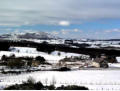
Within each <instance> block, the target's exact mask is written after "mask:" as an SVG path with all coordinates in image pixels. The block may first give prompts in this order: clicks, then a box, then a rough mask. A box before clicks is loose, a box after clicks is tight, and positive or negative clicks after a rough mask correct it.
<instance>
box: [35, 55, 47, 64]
mask: <svg viewBox="0 0 120 91" xmlns="http://www.w3.org/2000/svg"><path fill="white" fill-rule="evenodd" d="M35 60H37V61H39V62H40V63H45V61H46V60H45V59H44V57H41V56H37V57H36V58H35Z"/></svg>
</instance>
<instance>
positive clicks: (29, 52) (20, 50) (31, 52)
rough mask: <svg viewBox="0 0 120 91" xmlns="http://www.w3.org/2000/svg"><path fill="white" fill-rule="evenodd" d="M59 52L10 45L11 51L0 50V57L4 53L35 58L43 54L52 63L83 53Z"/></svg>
mask: <svg viewBox="0 0 120 91" xmlns="http://www.w3.org/2000/svg"><path fill="white" fill-rule="evenodd" d="M58 52H59V51H54V52H52V53H51V54H48V53H45V52H38V51H37V50H36V48H29V47H10V51H0V58H1V57H2V56H3V55H6V56H10V55H13V54H14V55H15V56H16V57H34V58H35V57H37V56H42V57H44V58H45V59H46V60H47V61H48V62H50V63H58V61H59V60H61V59H63V58H65V57H71V56H80V55H81V54H75V53H65V52H60V55H58Z"/></svg>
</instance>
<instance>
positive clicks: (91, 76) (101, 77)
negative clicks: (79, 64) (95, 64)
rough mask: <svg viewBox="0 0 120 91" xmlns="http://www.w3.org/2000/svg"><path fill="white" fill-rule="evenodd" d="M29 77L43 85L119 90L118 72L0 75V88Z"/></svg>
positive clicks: (90, 71) (94, 71)
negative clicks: (53, 84) (54, 83)
mask: <svg viewBox="0 0 120 91" xmlns="http://www.w3.org/2000/svg"><path fill="white" fill-rule="evenodd" d="M29 77H33V78H34V79H35V80H36V81H41V82H42V83H44V84H52V82H53V80H54V81H55V82H56V86H60V85H63V84H64V85H80V86H86V87H88V88H89V89H91V90H92V89H94V90H98V89H99V90H108V89H109V90H120V70H78V71H68V72H57V71H39V72H33V73H25V74H20V75H0V80H1V82H0V87H4V86H8V85H11V84H15V83H18V84H19V83H22V82H23V81H26V80H27V79H28V78H29Z"/></svg>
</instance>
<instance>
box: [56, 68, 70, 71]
mask: <svg viewBox="0 0 120 91" xmlns="http://www.w3.org/2000/svg"><path fill="white" fill-rule="evenodd" d="M70 70H71V69H70V68H67V67H61V68H59V69H58V71H70Z"/></svg>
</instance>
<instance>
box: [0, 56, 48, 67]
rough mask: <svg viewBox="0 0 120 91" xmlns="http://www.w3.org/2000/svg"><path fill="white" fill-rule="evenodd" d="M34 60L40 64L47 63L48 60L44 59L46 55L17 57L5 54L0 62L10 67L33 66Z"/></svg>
mask: <svg viewBox="0 0 120 91" xmlns="http://www.w3.org/2000/svg"><path fill="white" fill-rule="evenodd" d="M33 61H34V62H38V63H39V64H44V63H46V60H45V59H44V57H41V56H37V57H36V58H32V57H15V55H11V56H10V57H7V56H5V55H3V56H2V58H1V62H0V63H1V64H4V65H6V66H8V67H10V68H22V67H24V66H29V67H31V66H32V63H33Z"/></svg>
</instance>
